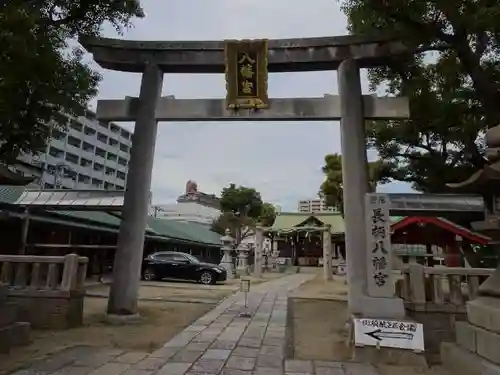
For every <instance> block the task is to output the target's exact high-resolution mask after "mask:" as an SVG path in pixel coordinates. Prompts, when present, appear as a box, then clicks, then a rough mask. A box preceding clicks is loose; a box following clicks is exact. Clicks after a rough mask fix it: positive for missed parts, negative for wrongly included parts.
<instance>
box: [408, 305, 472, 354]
mask: <svg viewBox="0 0 500 375" xmlns="http://www.w3.org/2000/svg"><path fill="white" fill-rule="evenodd" d="M406 314H407V316H408V318H410V319H413V320H415V321H417V322H419V323H422V324H423V326H424V342H425V357H426V359H427V362H428V363H429V364H435V363H440V362H441V355H440V348H441V343H442V342H454V341H455V322H456V321H463V320H466V319H467V314H466V312H465V309H463V308H461V307H458V306H453V305H434V304H432V303H425V304H409V303H407V304H406Z"/></svg>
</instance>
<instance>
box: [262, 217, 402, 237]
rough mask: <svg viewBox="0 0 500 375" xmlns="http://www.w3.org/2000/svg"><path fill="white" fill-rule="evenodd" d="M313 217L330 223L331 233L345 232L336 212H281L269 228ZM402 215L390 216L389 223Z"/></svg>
mask: <svg viewBox="0 0 500 375" xmlns="http://www.w3.org/2000/svg"><path fill="white" fill-rule="evenodd" d="M311 217H314V218H316V219H317V220H319V221H321V222H322V223H323V224H324V225H328V224H329V225H331V227H332V229H331V232H332V234H341V233H344V232H345V226H344V218H343V217H342V215H341V214H340V213H336V212H320V213H314V214H313V213H302V212H282V213H279V214H278V215H277V216H276V220H275V221H274V223H273V225H272V227H271V229H272V230H285V229H291V228H294V227H298V226H302V225H303V223H304V222H305V221H307V220H308V219H309V218H311ZM404 218H405V217H404V216H394V217H391V224H395V223H397V222H399V221H401V220H403V219H404Z"/></svg>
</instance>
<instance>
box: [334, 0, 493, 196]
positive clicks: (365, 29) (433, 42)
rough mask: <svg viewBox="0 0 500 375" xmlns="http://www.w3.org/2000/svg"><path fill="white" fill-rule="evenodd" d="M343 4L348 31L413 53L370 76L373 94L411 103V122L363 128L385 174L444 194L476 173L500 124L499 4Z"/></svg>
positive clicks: (419, 0)
mask: <svg viewBox="0 0 500 375" xmlns="http://www.w3.org/2000/svg"><path fill="white" fill-rule="evenodd" d="M342 7H343V10H344V12H345V13H346V15H347V18H348V22H349V29H350V31H351V32H352V33H359V34H373V33H376V34H381V33H382V34H386V35H392V36H397V37H398V38H399V39H400V40H402V41H403V42H404V43H405V44H406V45H407V46H409V47H410V48H413V49H414V50H415V51H416V52H417V53H416V54H415V55H412V56H403V57H402V56H400V57H398V58H392V59H391V60H390V61H389V63H388V66H386V67H379V68H375V69H371V70H370V71H369V80H370V84H371V89H372V90H375V89H377V88H378V89H379V90H381V91H385V92H386V93H387V94H390V95H404V96H407V97H408V98H409V99H410V111H411V119H409V120H401V121H389V122H387V121H373V122H369V123H368V125H367V130H368V131H367V133H368V139H369V145H370V146H372V147H374V148H375V149H376V150H377V151H378V153H379V156H380V158H381V159H382V160H383V161H384V162H385V163H386V165H387V166H389V167H390V170H389V172H390V176H391V177H392V178H394V179H396V180H399V181H406V182H410V183H412V184H413V187H414V188H415V189H417V190H420V191H424V192H446V191H447V188H446V184H447V183H449V182H458V181H462V180H464V179H466V178H468V177H469V176H470V175H471V174H472V173H473V172H474V171H477V170H478V169H481V168H482V167H483V166H484V165H485V162H486V160H485V158H484V156H483V155H484V151H485V150H484V148H485V147H484V142H483V135H484V134H483V133H484V130H485V129H486V128H489V127H492V126H495V125H498V124H499V123H500V108H499V106H498V103H499V102H500V101H499V100H500V65H499V63H500V60H499V48H500V23H499V22H498V19H499V16H500V3H499V2H495V1H493V2H492V1H489V0H475V1H471V0H456V1H452V2H450V1H448V0H433V1H427V0H344V1H343V2H342ZM426 51H433V52H426Z"/></svg>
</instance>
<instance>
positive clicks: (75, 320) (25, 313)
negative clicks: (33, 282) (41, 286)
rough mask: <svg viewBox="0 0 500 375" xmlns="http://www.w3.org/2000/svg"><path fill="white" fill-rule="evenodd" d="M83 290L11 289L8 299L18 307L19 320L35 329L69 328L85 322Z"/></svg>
mask: <svg viewBox="0 0 500 375" xmlns="http://www.w3.org/2000/svg"><path fill="white" fill-rule="evenodd" d="M83 299H84V293H83V292H76V291H73V292H62V291H46V292H44V291H33V292H27V291H22V292H20V293H16V291H14V290H11V291H9V296H8V300H9V301H12V302H14V303H15V304H16V305H17V306H18V307H19V310H18V313H19V317H18V320H20V321H25V322H29V323H31V326H32V327H33V328H35V329H67V328H73V327H78V326H81V325H82V323H83Z"/></svg>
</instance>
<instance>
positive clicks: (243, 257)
mask: <svg viewBox="0 0 500 375" xmlns="http://www.w3.org/2000/svg"><path fill="white" fill-rule="evenodd" d="M236 251H238V264H237V266H236V272H237V274H238V276H240V277H241V276H246V275H248V274H249V272H248V253H249V252H250V247H249V245H248V244H244V243H240V244H239V245H238V248H237V249H236Z"/></svg>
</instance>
